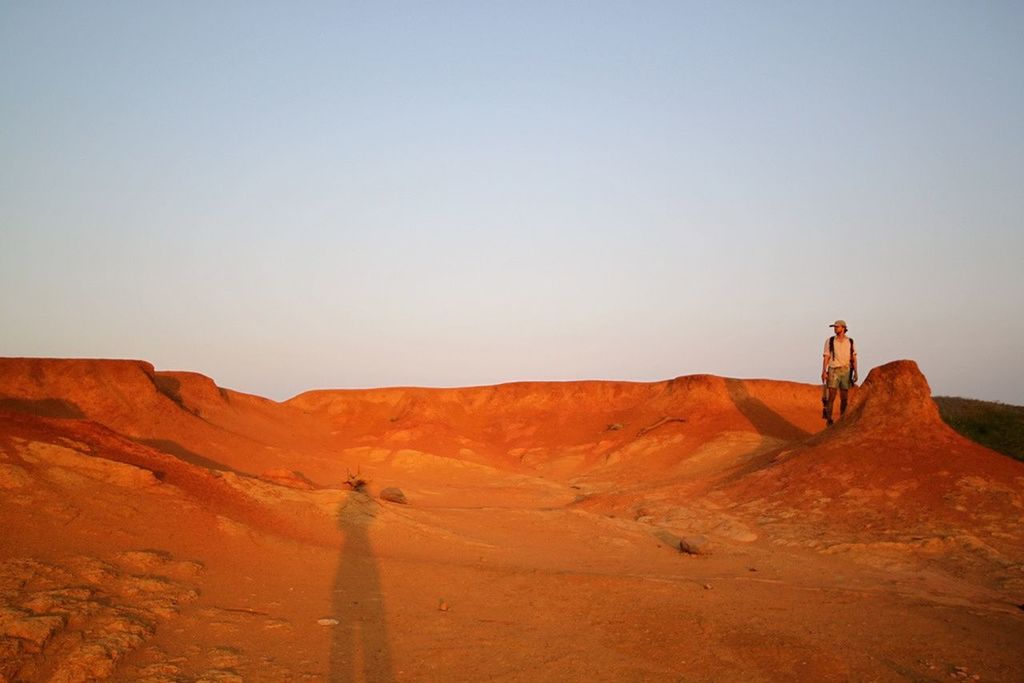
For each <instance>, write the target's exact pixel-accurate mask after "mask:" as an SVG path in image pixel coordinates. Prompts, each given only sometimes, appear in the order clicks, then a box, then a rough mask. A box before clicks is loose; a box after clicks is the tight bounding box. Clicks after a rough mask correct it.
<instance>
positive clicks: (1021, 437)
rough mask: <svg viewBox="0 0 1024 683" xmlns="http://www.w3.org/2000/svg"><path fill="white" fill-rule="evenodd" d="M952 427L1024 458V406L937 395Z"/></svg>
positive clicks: (937, 402) (1013, 455)
mask: <svg viewBox="0 0 1024 683" xmlns="http://www.w3.org/2000/svg"><path fill="white" fill-rule="evenodd" d="M933 399H934V400H935V403H936V405H938V406H939V414H940V415H942V419H943V420H944V421H945V422H946V424H948V425H949V426H950V427H952V428H953V429H955V430H956V431H958V432H960V433H961V434H963V435H964V436H966V437H967V438H968V439H971V440H972V441H977V442H978V443H980V444H981V445H982V446H985V447H986V448H991V449H992V450H994V451H998V452H1000V453H1003V454H1004V455H1008V456H1010V457H1011V458H1016V459H1017V460H1022V461H1024V406H1014V405H1009V404H1007V403H994V402H992V401H978V400H975V399H973V398H958V397H956V396H934V397H933Z"/></svg>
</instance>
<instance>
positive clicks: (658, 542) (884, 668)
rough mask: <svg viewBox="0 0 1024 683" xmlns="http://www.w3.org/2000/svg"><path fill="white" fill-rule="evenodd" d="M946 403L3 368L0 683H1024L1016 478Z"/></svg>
mask: <svg viewBox="0 0 1024 683" xmlns="http://www.w3.org/2000/svg"><path fill="white" fill-rule="evenodd" d="M929 395H930V392H929V390H928V386H927V382H926V381H925V379H924V377H923V376H921V375H920V373H919V371H918V370H917V367H916V365H914V364H913V363H912V362H909V361H899V362H895V363H890V364H888V365H885V366H882V367H880V368H876V369H875V370H873V371H872V373H871V375H870V376H869V378H868V380H867V381H866V382H865V384H864V386H863V387H862V388H860V389H858V390H856V393H855V396H854V401H853V404H852V407H851V409H850V411H849V412H848V413H847V415H846V417H845V418H844V419H843V420H842V421H840V422H838V423H837V425H836V426H835V427H832V428H830V429H828V430H825V431H822V421H821V419H820V404H819V389H818V388H817V387H814V386H810V385H802V384H793V383H787V382H775V381H767V380H732V379H724V378H719V377H712V376H691V377H682V378H677V379H675V380H671V381H667V382H659V383H651V384H641V383H613V382H573V383H522V384H509V385H501V386H497V387H477V388H466V389H444V390H441V389H435V390H430V389H408V388H401V389H380V390H367V391H320V392H309V393H307V394H303V395H301V396H298V397H296V398H294V399H292V400H290V401H287V402H284V403H275V402H272V401H268V400H265V399H261V398H259V397H254V396H248V395H244V394H239V393H236V392H232V391H229V390H225V389H221V388H219V387H217V386H216V385H214V383H213V382H212V381H211V380H209V379H207V378H205V377H202V376H200V375H195V374H191V373H177V372H174V373H170V372H156V371H154V370H153V368H152V366H150V365H148V364H146V363H142V362H134V361H77V360H76V361H64V360H40V359H0V496H2V497H0V501H2V503H0V529H2V531H0V680H2V681H86V680H102V679H109V680H117V681H139V680H148V681H243V680H244V681H292V680H314V681H315V680H332V681H362V680H367V681H390V680H394V681H491V680H499V681H520V680H522V681H570V680H597V681H776V680H824V681H846V680H857V681H873V680H879V681H889V680H892V681H898V680H914V681H939V680H942V681H947V680H956V679H960V680H987V681H1014V680H1024V649H1022V648H1021V645H1020V644H1021V642H1024V609H1022V607H1021V605H1022V604H1024V527H1022V522H1021V519H1022V513H1024V465H1022V464H1021V463H1018V462H1015V461H1013V460H1010V459H1009V458H1006V457H1003V456H1000V455H998V454H996V453H993V452H991V451H988V450H986V449H984V448H982V447H980V446H977V445H976V444H973V443H971V442H969V441H966V440H965V439H963V438H961V437H959V436H958V435H956V434H955V433H953V432H952V431H951V430H949V429H947V428H946V427H945V425H943V424H942V422H941V420H940V419H939V418H938V414H937V411H936V410H935V408H934V404H932V402H931V400H930V398H929ZM837 412H838V406H837ZM355 478H360V479H364V480H367V481H368V484H367V486H366V487H365V489H364V490H363V491H361V492H360V491H353V490H351V488H350V487H349V486H346V485H345V484H344V482H345V481H346V480H347V479H355ZM388 487H397V488H400V489H401V491H402V492H403V493H404V495H405V497H406V499H407V502H406V503H404V504H403V503H396V502H389V501H387V500H384V499H382V498H381V494H382V491H383V490H384V489H385V488H388ZM681 539H683V540H684V542H686V543H689V544H691V545H694V546H699V547H698V550H699V551H700V552H699V554H693V555H691V554H686V553H682V552H680V550H679V542H680V540H681Z"/></svg>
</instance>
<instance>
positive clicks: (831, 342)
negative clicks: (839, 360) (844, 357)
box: [828, 335, 857, 382]
mask: <svg viewBox="0 0 1024 683" xmlns="http://www.w3.org/2000/svg"><path fill="white" fill-rule="evenodd" d="M847 339H849V340H850V380H851V381H853V382H856V381H857V361H855V360H854V359H853V357H854V356H855V355H856V354H857V351H856V349H855V348H854V346H853V337H847ZM828 355H829V356H830V357H832V358H835V357H836V336H835V335H832V336H831V337H829V338H828Z"/></svg>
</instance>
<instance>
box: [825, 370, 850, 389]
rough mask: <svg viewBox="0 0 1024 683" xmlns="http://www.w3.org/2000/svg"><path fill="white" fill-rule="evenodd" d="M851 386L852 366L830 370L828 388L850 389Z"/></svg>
mask: <svg viewBox="0 0 1024 683" xmlns="http://www.w3.org/2000/svg"><path fill="white" fill-rule="evenodd" d="M850 386H851V382H850V366H849V365H847V366H845V367H841V368H829V369H828V388H829V389H849V388H850Z"/></svg>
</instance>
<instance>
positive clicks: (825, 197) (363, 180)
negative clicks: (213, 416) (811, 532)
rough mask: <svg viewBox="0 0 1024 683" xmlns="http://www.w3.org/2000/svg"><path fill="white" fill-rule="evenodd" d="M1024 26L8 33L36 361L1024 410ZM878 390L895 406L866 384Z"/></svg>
mask: <svg viewBox="0 0 1024 683" xmlns="http://www.w3.org/2000/svg"><path fill="white" fill-rule="evenodd" d="M1021 36H1024V4H1021V3H1018V2H899V3H891V2H880V3H839V2H805V3H789V2H779V3H762V2H750V3H738V2H722V3H688V2H621V3H618V2H536V3H530V2H515V3H496V2H493V3H492V2H464V3H455V2H408V3H389V2H372V3H369V2H358V3H355V2H353V3H343V2H337V3H316V4H310V3H279V4H269V3H242V2H238V3H234V2H219V3H205V2H204V3H198V2H197V3H192V2H181V3H138V2H115V3H110V2H90V3H77V2H67V3H48V2H9V1H7V0H0V355H32V356H90V357H130V358H142V359H146V360H149V361H151V362H153V363H154V364H155V365H156V366H157V367H158V368H161V369H188V370H195V371H198V372H202V373H204V374H207V375H210V376H212V377H213V378H214V379H215V380H217V382H218V383H219V384H221V385H224V386H228V387H232V388H235V389H239V390H243V391H249V392H253V393H258V394H261V395H265V396H269V397H271V398H276V399H283V398H286V397H288V396H290V395H293V394H295V393H297V392H299V391H302V390H305V389H311V388H320V387H361V386H382V385H396V384H402V385H407V384H413V385H429V386H453V385H469V384H489V383H495V382H502V381H510V380H533V379H555V380H563V379H627V380H657V379H664V378H668V377H673V376H676V375H682V374H691V373H698V372H709V373H715V374H721V375H727V376H733V377H768V378H774V379H791V380H798V381H806V382H816V381H817V377H818V373H819V371H820V362H821V358H820V353H821V346H822V344H823V342H824V339H825V337H826V336H827V334H828V333H829V329H828V328H827V327H826V325H827V324H828V323H829V322H831V321H832V320H833V319H835V318H837V317H844V318H846V319H847V320H849V322H850V326H851V334H852V336H854V337H855V339H856V340H857V343H858V345H859V347H860V348H861V350H862V354H861V363H862V367H863V368H864V370H865V371H866V370H867V369H868V368H870V367H873V366H876V365H879V364H881V363H884V362H887V361H890V360H894V359H897V358H913V359H915V360H917V361H918V363H919V364H920V365H921V368H922V370H923V371H924V372H925V374H926V375H927V377H928V378H929V381H930V382H931V385H932V388H933V390H934V391H935V392H936V393H941V394H954V395H962V396H970V397H976V398H984V399H996V400H1002V401H1006V402H1011V403H1017V404H1024V355H1022V353H1021V348H1022V347H1024V344H1022V343H1021V339H1022V338H1024V318H1022V308H1024V307H1022V306H1021V304H1020V299H1021V293H1022V292H1024V275H1022V270H1021V268H1022V266H1024V256H1022V255H1024V229H1022V228H1024V225H1022V216H1024V199H1022V197H1024V190H1022V188H1024V40H1022V39H1021ZM862 374H865V375H866V372H864V373H862Z"/></svg>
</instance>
